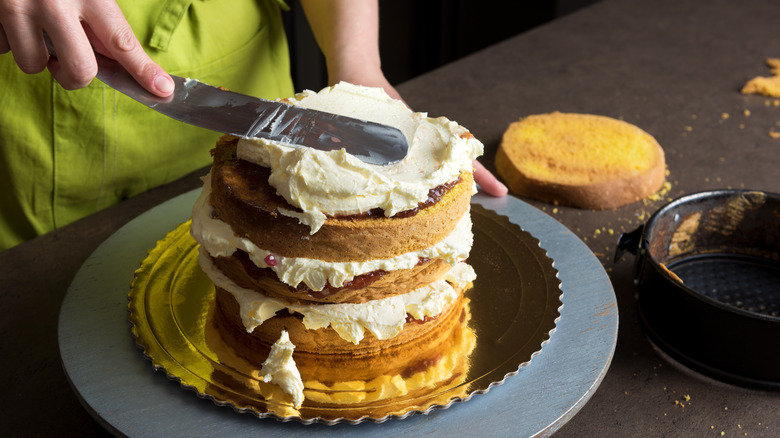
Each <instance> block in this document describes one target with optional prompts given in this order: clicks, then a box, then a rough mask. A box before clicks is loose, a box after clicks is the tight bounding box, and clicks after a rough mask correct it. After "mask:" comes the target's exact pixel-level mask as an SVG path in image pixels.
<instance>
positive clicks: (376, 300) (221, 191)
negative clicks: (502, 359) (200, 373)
mask: <svg viewBox="0 0 780 438" xmlns="http://www.w3.org/2000/svg"><path fill="white" fill-rule="evenodd" d="M286 102H287V103H289V104H291V105H298V106H301V107H306V108H312V109H317V110H322V111H327V112H331V113H336V114H341V115H345V116H350V117H354V118H358V119H363V120H369V121H373V122H378V123H383V124H387V125H391V126H395V127H397V128H398V129H400V130H401V131H402V132H403V133H404V134H405V136H406V138H407V139H408V140H409V144H410V149H409V153H408V155H407V157H406V158H405V159H404V160H402V161H400V162H398V163H395V164H391V165H387V166H377V165H371V164H366V163H364V162H362V161H360V160H359V159H357V158H356V157H354V156H351V155H349V154H347V153H346V152H345V151H344V150H336V151H328V152H324V151H318V150H313V149H310V148H305V147H295V146H290V145H285V144H280V143H276V142H272V141H269V140H265V139H259V138H252V139H249V138H237V137H231V136H223V137H222V138H221V139H220V140H219V141H218V143H217V145H216V148H215V149H214V150H213V156H214V164H213V167H212V169H211V172H210V174H209V175H207V177H206V178H204V187H203V191H202V193H201V195H200V197H199V198H198V200H197V201H196V204H195V206H194V208H193V215H192V229H191V233H192V235H193V237H194V238H195V240H196V241H197V242H198V243H199V244H200V257H199V263H200V265H201V267H202V268H203V270H204V272H206V274H207V275H208V277H209V278H210V279H211V280H212V281H213V282H214V285H215V290H216V311H217V312H218V313H219V314H220V317H221V318H223V319H224V321H225V322H226V325H227V326H229V327H232V328H234V329H235V330H234V331H235V333H237V336H240V337H243V338H244V341H246V342H245V343H246V345H249V346H251V345H260V346H268V347H270V346H272V345H274V344H276V346H277V349H276V350H275V351H276V352H277V353H278V355H279V356H280V357H283V358H287V359H291V357H288V356H290V355H289V354H286V353H284V352H285V351H287V352H289V351H291V350H292V349H293V348H294V349H295V352H296V354H299V355H309V356H310V357H311V356H314V357H316V356H321V357H328V358H330V359H331V362H332V363H344V364H345V365H344V366H347V365H346V364H348V363H349V360H350V358H352V359H354V358H358V357H360V358H361V360H365V359H366V358H367V357H372V356H374V357H381V355H383V354H385V353H387V352H389V351H390V350H391V349H396V351H401V350H400V348H402V347H403V346H412V345H416V343H420V342H419V340H422V339H425V340H426V341H425V343H428V342H433V341H432V340H435V339H436V338H437V336H438V334H439V333H441V336H444V337H446V336H448V335H449V334H450V333H452V326H453V323H452V321H453V320H459V319H460V315H461V313H462V303H463V301H464V298H463V292H464V290H465V289H466V288H467V287H468V286H469V285H470V284H471V282H473V281H474V279H475V273H474V271H473V269H472V268H471V267H470V266H469V265H468V264H467V263H465V260H466V258H467V257H468V254H469V251H470V249H471V243H472V233H471V218H470V214H469V211H470V199H471V196H472V195H473V194H474V193H475V190H476V189H475V188H476V186H475V184H474V180H473V176H472V161H473V160H474V159H475V158H476V157H477V156H478V155H480V154H481V153H482V144H481V143H480V142H479V141H478V140H476V139H475V138H474V137H473V136H472V135H471V134H470V133H469V132H468V131H467V130H466V129H465V128H463V127H461V126H459V125H458V124H457V123H455V122H452V121H450V120H447V119H446V118H443V117H440V118H430V117H427V115H426V114H424V113H415V112H412V111H411V110H409V109H408V108H407V107H406V106H405V104H404V103H403V102H400V101H397V100H393V99H391V98H390V97H389V96H387V95H386V94H385V93H384V91H382V90H381V89H373V88H366V87H360V86H355V85H351V84H347V83H340V84H337V85H335V86H333V87H329V88H326V89H324V90H322V91H320V92H317V93H315V92H310V91H307V92H304V93H302V94H300V95H297V96H295V97H294V98H291V99H287V100H286ZM412 351H414V350H412ZM269 361H270V362H273V358H272V357H269V359H268V360H267V361H266V362H268V363H266V364H265V365H266V366H265V367H264V369H265V368H267V369H269V370H270V369H274V368H278V366H277V364H274V363H270V362H269ZM365 363H368V362H365ZM293 374H294V373H293ZM269 375H270V374H269ZM296 404H297V403H296Z"/></svg>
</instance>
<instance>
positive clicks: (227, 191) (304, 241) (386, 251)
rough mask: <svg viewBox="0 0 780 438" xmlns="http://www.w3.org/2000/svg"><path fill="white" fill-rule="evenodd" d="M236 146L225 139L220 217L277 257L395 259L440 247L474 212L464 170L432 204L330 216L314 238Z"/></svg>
mask: <svg viewBox="0 0 780 438" xmlns="http://www.w3.org/2000/svg"><path fill="white" fill-rule="evenodd" d="M236 142H237V138H235V137H223V138H222V139H221V140H220V141H219V142H218V143H217V147H216V149H215V150H214V166H213V168H212V171H211V189H212V192H211V197H210V202H211V204H212V206H213V207H214V210H215V214H216V216H217V217H218V218H219V219H221V220H222V221H224V222H226V223H228V224H229V225H230V227H231V228H232V229H233V231H234V232H235V233H236V234H237V235H239V236H245V237H246V238H247V239H249V240H250V241H252V242H253V243H254V244H255V245H256V246H258V247H260V248H263V249H265V250H268V251H270V252H273V253H277V254H281V255H284V256H287V257H303V258H316V259H318V260H322V261H326V262H350V261H363V260H375V259H385V258H391V257H394V256H397V255H400V254H405V253H410V252H413V251H420V250H423V249H425V248H428V247H431V246H433V245H435V244H436V243H437V242H439V241H441V240H443V239H444V238H445V237H447V235H449V234H450V233H451V232H452V231H453V229H454V228H455V225H456V224H457V223H458V221H457V220H453V218H458V219H459V218H461V217H463V215H464V214H466V213H467V212H468V210H469V206H470V201H471V195H472V193H473V187H474V180H473V176H472V174H471V172H462V173H461V174H460V177H459V179H457V180H456V181H452V185H451V187H450V186H449V185H444V186H441V187H436V188H434V189H432V190H431V191H430V193H429V194H430V196H431V197H432V199H433V203H431V204H430V205H429V204H428V203H426V202H423V204H422V205H421V206H420V207H419V208H416V209H413V210H409V211H405V212H400V213H399V214H396V215H395V216H394V217H385V216H383V215H381V216H375V215H373V214H371V213H364V214H358V215H349V216H347V217H338V216H337V217H329V218H327V219H326V220H325V222H324V223H323V224H322V226H321V227H320V228H319V230H318V231H317V232H316V233H314V234H311V233H310V231H311V230H310V227H309V226H307V225H304V224H301V223H299V221H298V219H296V218H293V217H290V216H285V215H283V214H282V213H281V211H280V210H290V209H294V207H292V206H290V205H289V204H287V203H286V201H285V200H284V199H283V198H281V197H280V196H278V195H276V194H275V192H274V189H273V187H271V186H270V185H269V184H268V181H267V178H268V172H269V171H268V169H265V168H263V167H261V166H258V165H256V164H253V163H249V162H247V161H244V160H239V159H238V158H237V157H236V149H235V148H236ZM442 192H443V193H442ZM440 193H442V194H441V195H440V197H439V194H440ZM437 198H438V199H437Z"/></svg>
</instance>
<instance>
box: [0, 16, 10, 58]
mask: <svg viewBox="0 0 780 438" xmlns="http://www.w3.org/2000/svg"><path fill="white" fill-rule="evenodd" d="M10 51H11V46H10V45H9V44H8V38H7V37H6V36H5V30H4V29H3V24H2V23H0V53H8V52H10Z"/></svg>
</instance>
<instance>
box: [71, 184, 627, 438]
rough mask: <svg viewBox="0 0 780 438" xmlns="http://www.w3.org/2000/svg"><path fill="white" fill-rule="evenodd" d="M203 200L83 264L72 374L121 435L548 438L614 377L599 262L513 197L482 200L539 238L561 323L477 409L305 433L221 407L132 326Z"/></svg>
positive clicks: (166, 214) (613, 329) (130, 227)
mask: <svg viewBox="0 0 780 438" xmlns="http://www.w3.org/2000/svg"><path fill="white" fill-rule="evenodd" d="M197 194H198V193H197V191H193V192H190V193H187V194H185V195H182V196H179V197H177V198H174V199H172V200H171V201H168V202H166V203H164V204H162V205H160V206H158V207H155V208H154V209H152V210H150V211H148V212H146V213H144V214H142V215H141V216H139V217H138V218H136V219H134V220H133V221H131V222H129V223H128V224H127V225H125V226H124V227H122V228H121V229H120V230H119V231H117V232H116V233H115V234H114V235H113V236H112V237H111V238H109V239H108V240H107V241H106V242H104V243H103V244H102V245H101V246H100V247H99V248H98V249H97V250H96V251H95V253H94V254H93V255H92V256H91V257H90V258H89V259H88V260H87V261H86V262H85V264H84V265H83V266H82V268H81V269H80V271H79V272H78V274H77V275H76V277H75V278H74V281H73V283H72V285H71V287H70V289H69V290H68V293H67V295H66V297H65V300H64V301H63V305H62V308H61V311H60V322H59V333H58V335H59V344H60V353H61V356H62V361H63V367H64V370H65V372H66V375H67V377H68V378H69V380H70V381H71V384H72V386H73V388H74V390H75V392H76V394H77V396H79V397H80V398H81V399H82V401H83V403H84V406H85V407H86V408H87V410H88V411H89V412H90V413H91V414H92V415H93V416H94V417H95V418H96V419H97V420H98V421H100V422H101V423H102V424H103V425H104V426H105V427H106V428H107V429H108V430H110V431H111V432H112V433H114V434H116V435H125V436H144V435H149V434H153V435H159V434H165V435H167V436H188V437H195V436H213V435H216V434H224V435H230V436H233V437H241V436H258V435H260V434H262V435H263V436H267V437H273V436H279V437H291V436H306V435H309V434H316V433H322V432H326V431H325V429H323V428H327V432H329V433H338V434H339V436H344V437H351V436H360V437H364V436H382V437H385V436H409V434H410V433H413V434H415V435H419V434H433V433H439V434H453V436H458V435H462V434H464V433H466V434H468V433H474V434H476V433H479V434H481V435H483V436H488V437H490V436H507V435H521V436H544V435H549V434H551V433H553V432H554V431H556V430H558V429H559V428H560V427H561V426H562V425H563V424H565V423H566V422H567V421H568V420H569V419H570V418H571V417H572V416H573V415H575V414H576V413H577V412H578V411H579V410H580V409H581V408H582V406H584V405H585V403H586V402H587V401H588V400H589V399H590V397H591V395H592V394H593V392H594V391H595V390H596V388H597V387H598V385H599V384H600V382H601V380H602V379H603V377H604V374H605V373H606V371H607V369H608V366H609V363H610V361H611V359H612V354H613V353H614V349H615V343H616V340H617V323H618V313H617V304H616V301H615V296H614V293H613V290H612V285H611V284H610V282H609V279H608V277H607V275H606V272H604V270H603V268H602V267H601V264H600V262H599V261H598V259H597V258H596V257H595V256H594V255H593V254H592V253H591V252H590V250H589V249H588V248H587V247H586V246H585V244H584V243H582V241H580V240H579V239H578V238H577V237H576V236H575V235H574V234H573V233H571V232H570V231H569V230H567V229H566V228H565V227H563V226H562V225H561V224H559V223H558V222H557V221H555V220H554V219H553V218H551V217H549V216H547V215H545V214H544V213H542V212H541V211H539V210H537V209H535V208H533V207H531V206H530V205H528V204H526V203H524V202H522V201H520V200H518V199H516V198H512V197H506V198H491V197H487V196H481V195H477V196H475V198H474V202H475V203H477V204H480V205H483V206H484V207H485V208H487V209H489V210H493V211H495V212H497V213H498V214H500V215H505V216H507V217H508V218H509V220H510V221H511V222H512V223H515V224H518V225H520V226H521V227H522V228H523V229H524V230H526V231H528V232H529V233H530V234H531V235H533V236H534V237H535V238H536V239H538V240H539V241H540V245H541V247H542V248H543V249H545V250H546V251H547V254H548V256H549V257H550V258H551V259H552V260H553V265H554V267H555V269H557V270H558V278H559V279H560V280H561V285H560V288H561V290H562V291H563V302H564V306H563V308H562V309H561V318H560V321H559V322H558V324H557V327H556V331H555V333H554V334H553V338H552V341H551V342H550V343H549V344H547V345H546V346H545V347H544V348H543V349H542V352H541V353H540V354H539V355H538V356H536V357H535V358H534V359H533V361H532V362H531V364H530V365H529V366H526V367H523V368H522V369H521V370H520V372H519V373H518V374H517V375H516V376H514V377H512V378H511V379H507V380H506V382H505V383H504V384H503V385H501V386H498V387H494V388H492V389H491V390H490V393H489V394H485V395H477V396H475V397H473V398H472V399H471V400H470V401H469V402H467V403H458V404H455V405H453V406H452V407H451V408H449V409H447V410H435V411H433V412H431V413H430V414H429V415H414V416H410V417H407V418H405V419H403V420H398V421H395V420H394V421H387V422H384V423H381V424H377V423H372V422H363V423H362V424H359V425H354V426H353V425H350V424H338V425H334V426H325V425H322V424H313V425H309V426H306V425H302V424H298V423H295V422H292V423H283V422H278V421H274V420H259V419H257V418H256V417H254V416H252V415H241V414H237V413H235V412H234V411H233V410H232V409H230V408H227V407H216V406H214V403H213V402H212V401H211V400H201V399H199V398H197V397H193V394H192V393H189V392H188V391H182V390H181V388H180V386H179V384H178V383H175V382H171V381H170V380H168V379H167V377H166V376H165V375H164V374H163V373H159V372H154V371H153V370H152V367H151V365H150V363H149V361H147V360H145V359H144V358H143V353H142V352H141V351H140V350H139V349H138V348H137V347H136V346H135V342H134V339H133V338H132V336H131V335H130V328H129V324H128V322H127V293H128V291H129V285H130V282H131V281H132V279H133V276H134V272H135V270H136V269H137V267H138V263H139V261H140V260H142V259H143V258H145V257H146V256H147V253H148V251H149V248H152V247H154V245H155V242H157V241H158V240H160V239H161V238H162V237H164V236H165V234H166V233H167V232H168V231H170V230H171V229H173V228H175V227H176V226H177V225H178V224H180V223H182V222H184V221H186V220H187V218H188V217H189V214H190V210H191V207H192V204H193V202H194V200H195V198H196V197H197Z"/></svg>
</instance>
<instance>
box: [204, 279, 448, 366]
mask: <svg viewBox="0 0 780 438" xmlns="http://www.w3.org/2000/svg"><path fill="white" fill-rule="evenodd" d="M462 297H463V291H462V290H461V289H459V290H458V291H457V295H456V296H455V301H454V302H452V303H450V304H448V305H447V306H446V307H445V308H444V309H443V310H442V311H441V312H439V313H437V314H436V315H434V316H433V317H428V318H423V319H422V320H414V319H412V318H409V319H410V321H408V322H406V323H404V324H403V325H402V330H401V331H399V332H398V333H397V334H396V335H394V336H392V337H390V338H387V339H380V338H378V337H377V336H375V335H374V334H373V333H371V332H368V333H366V334H365V336H364V337H363V338H362V339H361V340H360V342H359V343H358V344H355V343H353V342H350V341H348V340H346V339H344V337H343V334H342V333H339V332H338V331H336V329H334V328H333V327H331V326H327V327H321V328H317V329H311V328H307V327H306V325H305V324H304V321H303V318H301V316H300V315H296V314H294V313H290V312H280V313H279V314H278V315H275V316H273V317H271V318H269V319H267V320H265V321H264V322H263V323H262V324H261V325H258V326H257V327H255V328H254V329H253V330H252V331H251V332H249V333H248V335H249V336H251V337H252V338H255V339H257V340H258V341H260V342H261V343H262V344H266V345H269V346H270V345H273V343H274V342H276V340H277V339H279V336H280V334H281V332H282V330H285V331H287V332H288V333H289V336H290V340H291V341H292V343H293V344H294V345H295V350H296V352H305V353H311V354H318V355H332V354H337V355H338V354H347V355H350V354H352V355H366V354H376V353H378V352H379V351H381V350H382V349H386V348H391V347H393V346H398V345H403V344H406V343H408V342H411V341H413V340H414V339H417V338H419V337H421V336H424V335H425V334H427V333H431V332H432V331H433V330H435V329H436V328H437V327H438V326H439V325H441V324H447V321H448V320H449V319H450V315H451V314H453V313H457V314H459V313H460V312H459V309H460V307H461V306H460V302H461V299H462ZM216 300H217V306H218V309H219V311H221V312H223V314H224V316H225V317H226V318H227V320H228V321H230V322H231V323H232V324H234V325H235V326H236V327H238V328H242V327H244V326H245V325H244V322H243V320H242V318H241V312H242V310H241V306H240V304H239V303H238V301H237V300H236V298H235V296H234V295H233V293H231V292H228V291H226V290H225V289H222V288H220V287H216Z"/></svg>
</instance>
